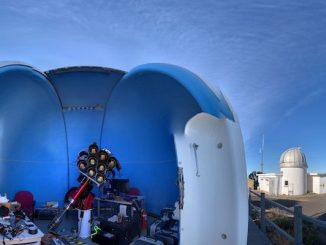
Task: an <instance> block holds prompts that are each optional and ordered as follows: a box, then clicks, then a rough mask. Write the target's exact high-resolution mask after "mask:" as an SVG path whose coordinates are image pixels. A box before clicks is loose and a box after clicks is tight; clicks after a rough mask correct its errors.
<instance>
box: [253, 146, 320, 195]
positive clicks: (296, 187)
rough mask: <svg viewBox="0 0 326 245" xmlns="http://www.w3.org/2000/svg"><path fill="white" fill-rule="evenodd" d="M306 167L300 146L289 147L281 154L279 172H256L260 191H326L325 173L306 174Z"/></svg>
mask: <svg viewBox="0 0 326 245" xmlns="http://www.w3.org/2000/svg"><path fill="white" fill-rule="evenodd" d="M307 168H308V165H307V161H306V156H305V154H304V153H303V152H302V150H301V148H300V147H295V148H290V149H288V150H286V151H285V152H283V154H282V155H281V158H280V170H281V171H280V172H281V173H279V174H276V173H267V174H257V176H258V182H259V188H260V191H262V192H266V193H268V194H270V195H276V196H277V195H303V194H306V193H307V192H314V193H317V194H320V193H326V173H325V174H317V173H310V174H307Z"/></svg>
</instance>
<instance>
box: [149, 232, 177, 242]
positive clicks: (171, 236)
mask: <svg viewBox="0 0 326 245" xmlns="http://www.w3.org/2000/svg"><path fill="white" fill-rule="evenodd" d="M154 238H155V239H157V240H160V241H163V243H164V245H178V240H179V239H178V233H176V232H172V231H167V230H161V231H159V232H157V233H155V235H154Z"/></svg>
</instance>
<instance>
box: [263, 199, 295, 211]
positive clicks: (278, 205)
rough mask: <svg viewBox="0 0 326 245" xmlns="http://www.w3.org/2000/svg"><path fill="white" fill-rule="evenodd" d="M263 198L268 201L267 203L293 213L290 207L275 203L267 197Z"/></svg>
mask: <svg viewBox="0 0 326 245" xmlns="http://www.w3.org/2000/svg"><path fill="white" fill-rule="evenodd" d="M265 200H266V201H267V202H269V203H271V204H273V205H275V206H276V207H278V208H280V209H282V210H284V211H287V212H289V213H291V214H294V210H293V209H291V208H288V207H286V206H284V205H282V204H279V203H277V202H275V201H272V200H269V199H267V198H266V199H265Z"/></svg>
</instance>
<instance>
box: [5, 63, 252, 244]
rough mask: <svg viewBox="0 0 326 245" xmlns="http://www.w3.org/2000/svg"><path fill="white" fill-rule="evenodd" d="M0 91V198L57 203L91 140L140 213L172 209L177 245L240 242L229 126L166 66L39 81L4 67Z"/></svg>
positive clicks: (239, 190)
mask: <svg viewBox="0 0 326 245" xmlns="http://www.w3.org/2000/svg"><path fill="white" fill-rule="evenodd" d="M0 87H1V90H0V135H1V138H0V193H3V192H6V193H8V196H9V197H13V196H14V193H15V192H16V191H18V190H21V189H28V190H29V191H31V192H32V193H33V194H34V196H35V199H36V201H37V205H39V204H41V203H44V202H46V201H48V200H58V201H59V202H61V203H62V201H63V197H64V194H65V193H66V191H67V190H68V188H70V187H72V186H76V185H78V183H77V181H76V179H77V177H78V169H77V164H76V159H77V156H78V154H79V152H80V151H81V150H83V149H84V148H85V147H87V146H88V145H90V144H91V143H93V142H96V143H97V144H99V146H100V147H101V148H108V149H110V151H112V152H113V153H114V155H115V156H116V157H117V158H118V159H119V160H120V163H121V166H122V171H121V173H119V174H118V175H117V177H118V178H128V179H129V180H130V184H129V185H130V186H132V187H137V188H139V189H140V191H141V194H142V195H144V196H145V208H146V209H147V210H148V211H150V212H156V213H158V212H160V210H161V209H162V208H163V207H166V206H167V205H171V206H173V205H174V203H175V202H176V201H180V203H182V205H181V210H180V244H220V243H223V244H230V245H231V244H246V242H247V233H246V230H247V229H246V227H247V225H248V214H247V212H244V210H247V207H248V205H247V189H246V168H245V160H244V148H243V143H242V142H243V141H242V136H241V131H240V127H239V124H238V120H237V117H236V116H235V114H234V112H233V111H232V109H231V108H230V106H229V104H228V103H227V101H226V100H225V98H224V97H223V95H222V93H221V92H219V91H218V92H216V93H214V92H213V91H212V90H211V89H210V88H209V87H208V86H207V85H206V84H205V83H204V82H203V81H202V80H201V79H200V78H199V77H198V76H196V75H195V74H193V73H191V72H190V71H188V70H186V69H183V68H181V67H177V66H173V65H168V64H146V65H141V66H138V67H136V68H134V69H132V70H131V71H130V72H127V73H126V72H124V71H120V70H116V69H110V68H103V67H67V68H59V69H55V70H50V71H47V72H45V73H42V72H39V71H37V70H36V69H34V68H32V67H30V66H28V65H24V64H16V63H14V64H3V65H2V66H0ZM177 177H178V178H177ZM235 180H236V181H235ZM177 182H178V183H179V186H178V185H177ZM204 214H205V217H203V216H202V215H204ZM206 216H207V217H206ZM194 219H195V220H197V221H199V220H200V222H193V220H194ZM221 220H223V222H221ZM203 238H205V239H204V240H203Z"/></svg>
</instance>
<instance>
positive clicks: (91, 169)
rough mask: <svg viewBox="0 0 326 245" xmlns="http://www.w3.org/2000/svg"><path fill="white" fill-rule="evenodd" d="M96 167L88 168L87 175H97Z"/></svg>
mask: <svg viewBox="0 0 326 245" xmlns="http://www.w3.org/2000/svg"><path fill="white" fill-rule="evenodd" d="M95 173H96V172H95V169H94V168H89V169H88V170H87V175H88V176H89V177H93V176H94V175H95Z"/></svg>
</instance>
